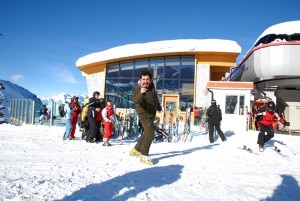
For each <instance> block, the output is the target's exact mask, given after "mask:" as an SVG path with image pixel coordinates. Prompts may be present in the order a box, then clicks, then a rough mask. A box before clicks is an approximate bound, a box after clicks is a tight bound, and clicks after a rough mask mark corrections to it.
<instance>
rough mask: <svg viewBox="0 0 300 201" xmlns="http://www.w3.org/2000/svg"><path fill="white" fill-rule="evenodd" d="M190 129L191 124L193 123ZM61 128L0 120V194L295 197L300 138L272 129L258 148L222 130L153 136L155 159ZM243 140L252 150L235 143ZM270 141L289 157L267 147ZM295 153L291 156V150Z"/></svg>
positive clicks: (299, 192)
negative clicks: (68, 135) (171, 138)
mask: <svg viewBox="0 0 300 201" xmlns="http://www.w3.org/2000/svg"><path fill="white" fill-rule="evenodd" d="M194 129H195V128H194ZM63 131H64V128H63V127H48V126H34V125H23V126H13V125H10V124H1V125H0V200H2V201H5V200H85V201H90V200H115V201H117V200H120V201H121V200H155V201H158V200H159V201H161V200H166V201H177V200H178V201H179V200H185V201H189V200H200V201H202V200H204V201H206V200H209V201H217V200H222V201H223V200H225V201H227V200H230V201H231V200H232V201H237V200H241V201H247V200H249V201H250V200H251V201H252V200H253V201H256V200H270V201H271V200H272V201H274V200H278V201H279V200H280V201H282V200H288V201H293V200H295V201H296V200H299V199H300V188H299V181H300V151H299V148H300V136H290V135H282V134H276V135H275V137H274V138H273V139H272V140H271V141H270V142H269V144H268V146H269V147H267V148H266V149H265V152H263V153H259V152H258V150H257V148H256V147H257V145H256V143H255V142H256V137H257V133H256V132H254V131H250V132H248V133H246V132H245V133H234V132H233V131H231V132H226V136H227V141H226V142H224V143H223V142H221V140H220V138H217V141H216V142H215V143H213V144H209V142H208V136H207V135H199V136H195V137H193V140H192V141H191V142H185V143H182V142H178V143H165V142H154V143H153V145H152V147H151V149H150V154H151V157H152V158H153V160H154V163H155V164H154V165H153V166H149V165H145V164H142V163H140V162H139V161H138V159H137V158H135V157H131V156H129V154H128V153H129V151H130V149H131V148H132V147H133V146H134V144H135V141H134V140H127V141H126V140H124V141H118V140H117V139H115V140H113V141H112V144H113V146H112V147H103V146H102V143H99V144H90V143H86V142H85V141H82V140H80V136H81V133H80V132H78V131H77V133H76V136H77V140H74V141H63V140H62V135H63ZM243 144H245V145H247V146H249V147H252V148H253V149H254V152H256V153H258V155H257V154H251V153H248V152H247V151H244V150H241V149H238V147H241V146H242V145H243ZM274 144H277V145H278V147H279V148H280V149H281V150H282V153H284V154H287V155H288V157H282V156H280V155H279V154H277V153H276V152H275V151H273V150H272V147H271V146H273V145H274ZM294 152H295V154H293V153H294Z"/></svg>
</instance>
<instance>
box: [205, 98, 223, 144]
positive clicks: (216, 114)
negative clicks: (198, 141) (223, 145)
mask: <svg viewBox="0 0 300 201" xmlns="http://www.w3.org/2000/svg"><path fill="white" fill-rule="evenodd" d="M206 116H207V122H208V131H209V142H210V143H213V142H214V129H216V130H217V133H218V135H219V136H220V137H221V139H222V141H223V142H224V141H226V138H225V135H224V133H223V131H222V130H221V128H220V123H221V121H222V111H221V109H220V108H219V107H218V106H217V102H216V100H212V101H211V106H210V107H209V108H208V109H207V111H206Z"/></svg>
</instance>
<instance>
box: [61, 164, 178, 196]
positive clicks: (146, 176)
mask: <svg viewBox="0 0 300 201" xmlns="http://www.w3.org/2000/svg"><path fill="white" fill-rule="evenodd" d="M182 168H183V166H181V165H169V166H164V167H151V168H147V169H144V170H139V171H134V172H129V173H127V174H124V175H122V176H118V177H115V178H113V179H110V180H108V181H104V182H102V183H98V184H90V185H88V186H86V187H84V188H81V189H79V190H77V191H75V192H74V193H72V194H71V195H70V196H66V197H64V198H63V199H62V200H63V201H66V200H81V201H92V200H102V201H105V200H112V201H117V200H127V199H129V198H132V197H136V196H137V195H138V194H139V193H142V192H146V191H147V189H149V188H152V187H161V186H164V185H169V184H171V183H174V182H176V181H177V180H178V179H179V178H180V174H181V172H182Z"/></svg>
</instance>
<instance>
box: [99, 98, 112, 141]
mask: <svg viewBox="0 0 300 201" xmlns="http://www.w3.org/2000/svg"><path fill="white" fill-rule="evenodd" d="M102 118H103V124H104V134H103V142H104V143H103V146H111V144H110V143H109V140H110V138H111V136H112V134H113V120H114V118H115V111H114V108H113V106H112V102H111V100H108V101H107V102H106V106H105V108H103V110H102Z"/></svg>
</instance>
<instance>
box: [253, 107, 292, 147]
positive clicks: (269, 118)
mask: <svg viewBox="0 0 300 201" xmlns="http://www.w3.org/2000/svg"><path fill="white" fill-rule="evenodd" d="M275 108H276V105H275V103H274V102H273V101H269V102H268V103H267V104H266V105H263V106H261V107H260V108H258V110H257V113H256V120H257V121H258V125H259V133H258V139H257V144H258V145H259V151H261V152H262V151H264V145H265V143H266V142H268V141H269V140H270V139H271V138H273V137H274V128H273V123H274V119H275V118H277V119H278V120H279V121H280V122H281V123H282V124H283V125H284V126H290V122H287V121H286V120H285V119H283V118H280V116H279V115H278V114H277V112H275ZM265 133H267V134H265Z"/></svg>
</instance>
